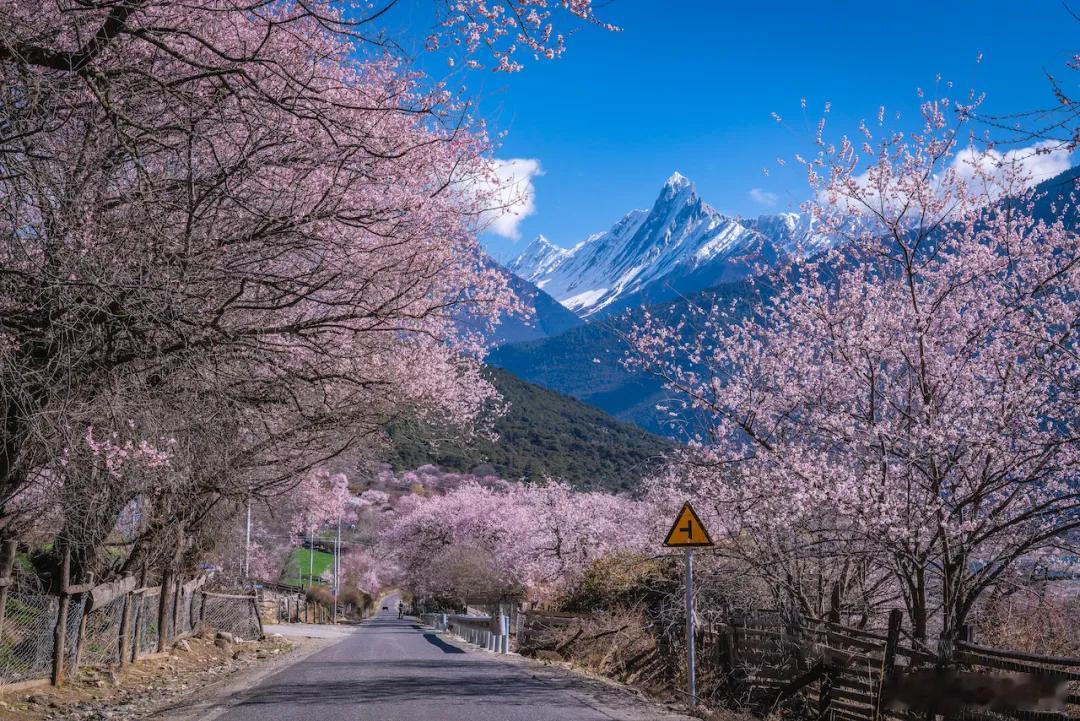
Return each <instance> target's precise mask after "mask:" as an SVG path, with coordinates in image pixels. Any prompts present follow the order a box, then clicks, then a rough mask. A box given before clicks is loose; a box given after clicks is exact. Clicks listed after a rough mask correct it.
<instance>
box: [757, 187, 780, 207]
mask: <svg viewBox="0 0 1080 721" xmlns="http://www.w3.org/2000/svg"><path fill="white" fill-rule="evenodd" d="M750 199H751V200H753V201H754V202H755V203H757V204H758V205H764V206H767V207H770V208H771V207H772V206H774V205H776V201H778V200H780V197H779V196H778V195H777V194H776V193H770V192H769V191H768V190H762V189H761V188H751V189H750Z"/></svg>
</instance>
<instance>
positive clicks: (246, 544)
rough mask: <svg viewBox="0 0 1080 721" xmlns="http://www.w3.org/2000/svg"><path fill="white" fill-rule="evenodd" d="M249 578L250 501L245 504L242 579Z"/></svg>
mask: <svg viewBox="0 0 1080 721" xmlns="http://www.w3.org/2000/svg"><path fill="white" fill-rule="evenodd" d="M250 576H251V499H250V498H249V499H248V502H247V531H246V533H245V536H244V579H245V580H246V579H247V578H249V577H250Z"/></svg>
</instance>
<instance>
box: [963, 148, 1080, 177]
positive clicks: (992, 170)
mask: <svg viewBox="0 0 1080 721" xmlns="http://www.w3.org/2000/svg"><path fill="white" fill-rule="evenodd" d="M1071 155H1072V153H1071V152H1070V151H1069V150H1068V149H1066V148H1063V147H1061V144H1060V143H1055V142H1053V141H1043V142H1041V143H1036V144H1035V145H1031V146H1028V147H1026V148H1015V149H1013V150H1009V151H1006V152H1005V153H1000V152H998V151H997V150H978V149H976V148H972V147H968V148H964V149H963V150H961V151H959V152H958V153H957V154H956V159H955V160H954V161H953V167H954V168H955V169H956V173H957V175H959V176H960V177H961V178H963V179H965V180H969V181H970V180H973V179H974V178H975V175H976V170H977V169H978V170H981V171H982V172H983V173H985V174H986V175H987V176H989V177H990V178H992V179H995V180H996V179H999V178H1001V177H1003V173H1004V168H1005V167H1010V168H1013V169H1014V170H1018V171H1020V173H1021V174H1022V175H1023V176H1026V177H1027V178H1028V179H1029V180H1028V186H1029V187H1030V186H1032V185H1037V184H1038V183H1041V182H1042V181H1044V180H1046V179H1048V178H1053V177H1054V176H1055V175H1059V174H1061V173H1064V172H1065V171H1066V170H1068V169H1069V167H1070V166H1071V162H1070V156H1071Z"/></svg>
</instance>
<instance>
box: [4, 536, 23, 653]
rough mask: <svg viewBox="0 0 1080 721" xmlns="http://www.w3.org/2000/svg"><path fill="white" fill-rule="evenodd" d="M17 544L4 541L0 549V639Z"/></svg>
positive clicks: (16, 542)
mask: <svg viewBox="0 0 1080 721" xmlns="http://www.w3.org/2000/svg"><path fill="white" fill-rule="evenodd" d="M18 544H19V542H18V541H4V545H3V547H0V638H3V636H4V618H5V614H6V612H7V597H8V588H10V586H11V584H12V579H11V571H12V569H13V568H15V552H16V550H17V547H18Z"/></svg>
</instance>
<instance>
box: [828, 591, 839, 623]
mask: <svg viewBox="0 0 1080 721" xmlns="http://www.w3.org/2000/svg"><path fill="white" fill-rule="evenodd" d="M829 623H840V584H839V583H836V582H834V583H833V585H832V593H831V594H830V595H829Z"/></svg>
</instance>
